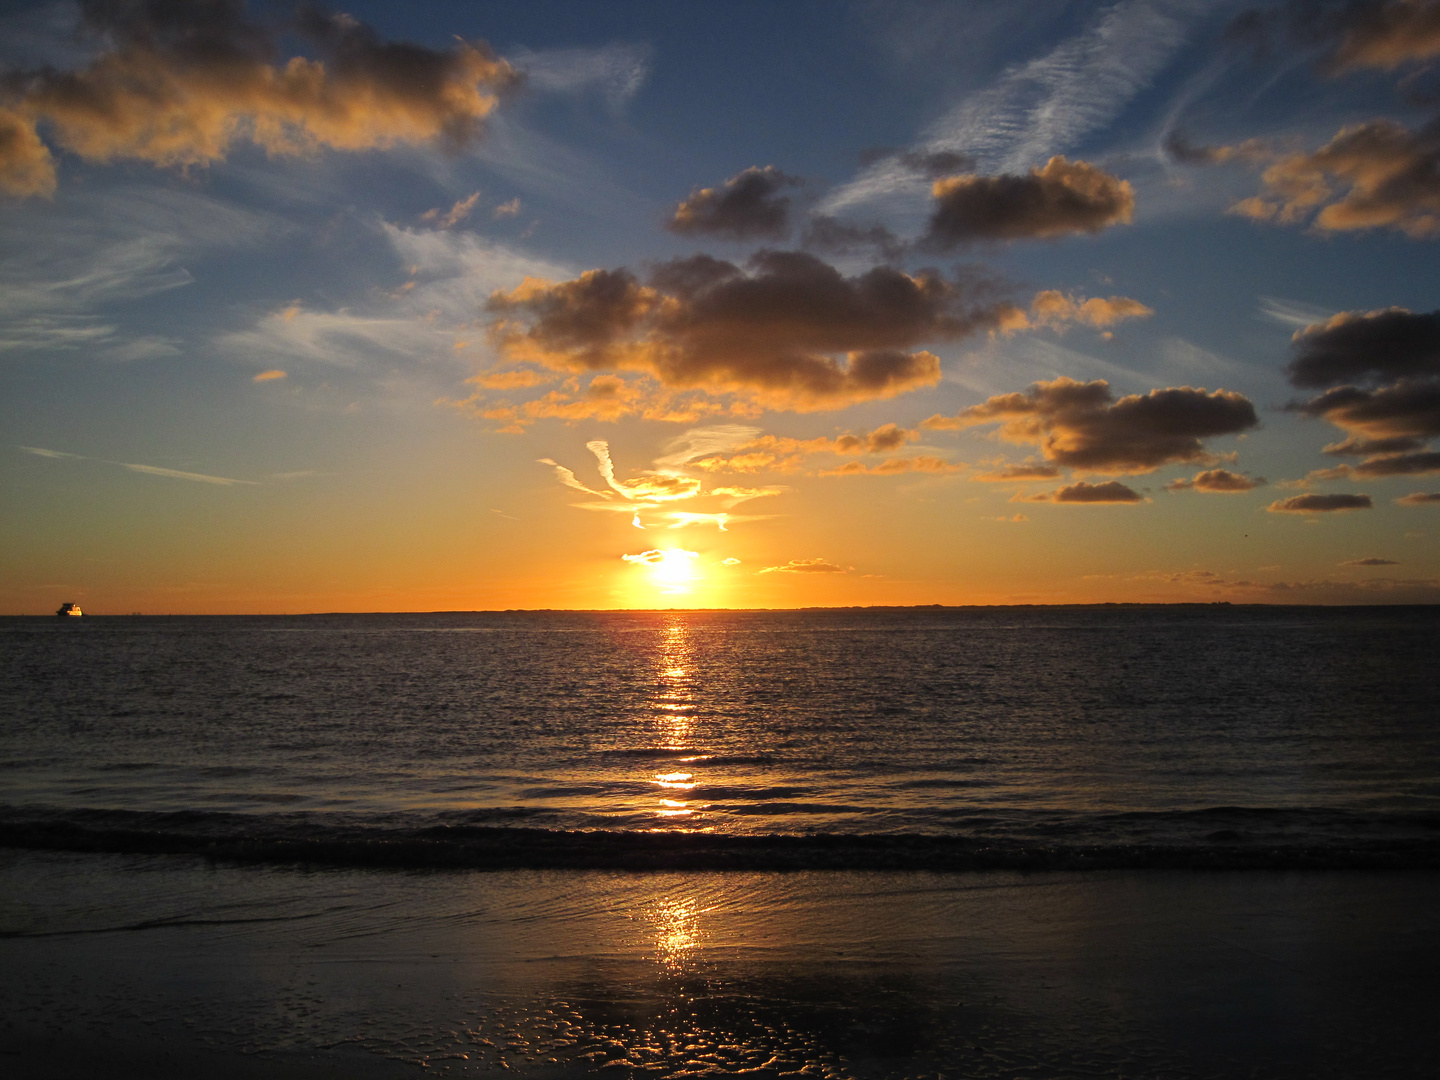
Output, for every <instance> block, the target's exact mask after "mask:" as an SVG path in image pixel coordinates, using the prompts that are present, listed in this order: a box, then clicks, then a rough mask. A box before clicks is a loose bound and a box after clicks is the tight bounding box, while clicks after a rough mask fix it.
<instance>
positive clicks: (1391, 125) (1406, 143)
mask: <svg viewBox="0 0 1440 1080" xmlns="http://www.w3.org/2000/svg"><path fill="white" fill-rule="evenodd" d="M1261 182H1262V183H1263V184H1264V187H1265V190H1264V193H1263V194H1262V195H1257V196H1254V197H1252V198H1249V199H1244V200H1242V201H1240V202H1238V203H1236V204H1235V205H1234V206H1233V207H1231V212H1232V213H1235V214H1239V215H1241V216H1243V217H1248V218H1252V219H1254V220H1256V221H1273V222H1276V223H1277V224H1281V225H1294V224H1298V223H1300V222H1303V221H1305V220H1306V219H1308V218H1310V217H1311V215H1312V214H1313V215H1314V219H1313V226H1314V227H1315V228H1316V229H1320V230H1322V231H1329V232H1343V231H1353V230H1357V229H1394V230H1396V231H1399V232H1402V233H1404V234H1405V235H1407V236H1410V237H1412V238H1413V239H1416V240H1424V239H1433V238H1435V237H1437V236H1440V121H1435V122H1432V123H1430V124H1428V125H1427V126H1425V127H1423V128H1421V129H1420V130H1418V131H1411V130H1409V129H1408V128H1406V127H1404V126H1403V125H1401V124H1397V123H1396V122H1394V121H1393V120H1371V121H1368V122H1366V123H1363V124H1355V125H1353V126H1350V127H1346V128H1342V129H1341V131H1340V132H1339V133H1338V134H1337V135H1336V136H1335V137H1334V138H1333V139H1331V140H1330V142H1329V143H1327V144H1326V145H1325V146H1322V147H1321V148H1320V149H1319V150H1316V151H1314V152H1313V153H1300V154H1291V155H1288V156H1285V157H1282V158H1280V160H1278V161H1276V162H1275V164H1273V165H1271V166H1270V167H1269V168H1268V169H1266V170H1265V172H1264V173H1262V174H1261ZM1332 185H1333V186H1332ZM1316 211H1318V213H1316Z"/></svg>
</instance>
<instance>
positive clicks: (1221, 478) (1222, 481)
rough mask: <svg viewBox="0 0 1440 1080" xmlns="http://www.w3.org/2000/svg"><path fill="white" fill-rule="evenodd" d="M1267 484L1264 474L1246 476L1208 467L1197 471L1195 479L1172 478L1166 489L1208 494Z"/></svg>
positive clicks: (1240, 490)
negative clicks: (1200, 471) (1202, 470)
mask: <svg viewBox="0 0 1440 1080" xmlns="http://www.w3.org/2000/svg"><path fill="white" fill-rule="evenodd" d="M1264 484H1265V478H1264V477H1263V476H1259V477H1256V476H1246V475H1244V474H1243V473H1233V472H1231V471H1230V470H1229V469H1206V470H1205V471H1204V472H1202V473H1196V474H1195V478H1194V479H1193V480H1172V481H1170V483H1168V484H1166V485H1165V490H1166V491H1200V492H1205V493H1208V494H1237V493H1239V492H1243V491H1254V490H1255V489H1256V488H1257V487H1262V486H1263V485H1264Z"/></svg>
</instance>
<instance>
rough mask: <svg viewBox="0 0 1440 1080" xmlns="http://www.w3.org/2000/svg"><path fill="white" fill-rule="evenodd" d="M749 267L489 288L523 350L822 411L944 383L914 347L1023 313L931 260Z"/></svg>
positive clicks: (577, 366) (761, 257)
mask: <svg viewBox="0 0 1440 1080" xmlns="http://www.w3.org/2000/svg"><path fill="white" fill-rule="evenodd" d="M750 266H751V267H752V272H750V273H745V272H743V271H742V270H741V269H740V268H739V267H737V266H735V265H734V264H732V263H728V262H724V261H722V260H719V259H714V258H711V257H710V256H706V255H697V256H694V257H692V258H688V259H679V260H675V261H674V262H670V263H665V264H662V265H661V266H659V267H658V268H656V270H655V272H654V273H653V274H652V276H651V279H650V283H649V284H648V285H646V284H642V283H641V282H640V281H639V280H638V279H637V278H636V277H635V276H634V275H633V274H631V273H630V272H629V271H628V270H625V269H620V270H590V271H587V272H586V273H584V274H582V275H581V276H580V277H578V278H576V279H574V280H571V281H564V282H559V283H550V282H542V281H537V280H535V279H526V280H525V281H524V282H522V283H521V285H520V286H519V287H518V288H516V289H514V290H512V291H510V292H497V293H495V294H494V295H493V296H492V297H491V299H490V302H489V310H490V312H491V313H492V315H493V316H494V322H493V324H492V331H493V334H494V338H495V341H496V344H497V346H498V348H499V349H500V350H501V351H502V352H504V353H505V354H506V355H507V356H508V357H509V358H510V359H511V360H514V361H519V362H535V363H541V364H545V365H547V366H550V367H554V368H557V369H561V370H581V371H583V370H596V369H604V368H608V369H628V370H638V371H644V372H646V373H648V374H651V375H653V376H654V377H655V378H657V379H658V380H659V381H660V382H661V384H662V385H664V386H666V387H671V388H691V387H694V388H703V389H705V390H707V391H709V392H715V393H731V394H741V395H745V396H747V397H748V398H750V399H751V400H753V401H755V402H757V403H761V404H764V405H766V406H768V407H771V408H784V409H793V410H797V411H811V410H817V409H835V408H842V407H844V406H846V405H850V404H854V403H855V402H859V401H872V400H877V399H884V398H890V397H894V396H895V395H897V394H901V393H905V392H907V391H910V390H915V389H918V388H920V387H924V386H933V385H934V384H935V383H937V382H938V381H939V379H940V360H939V358H938V357H936V356H935V355H934V354H933V353H930V352H926V351H923V350H921V351H911V350H912V349H914V347H915V346H917V345H919V344H920V343H922V342H926V341H937V340H949V341H953V340H958V339H960V338H963V337H966V336H968V335H971V334H974V333H976V332H979V331H983V330H989V329H994V328H996V327H998V326H1001V325H1002V324H1003V323H1004V322H1005V321H1006V320H1007V319H1010V318H1013V317H1014V316H1015V315H1016V314H1017V309H1016V308H1014V307H1013V306H1012V305H1010V304H1008V303H1002V302H997V301H995V300H994V299H992V298H988V297H983V296H972V295H971V290H969V289H968V288H967V287H966V286H964V285H963V284H961V283H958V282H950V281H947V280H946V279H944V278H942V277H940V276H939V275H938V274H936V273H935V272H933V271H919V272H918V273H916V274H914V275H910V274H905V273H903V272H901V271H899V270H896V269H893V268H891V267H883V266H882V267H875V268H874V269H871V270H869V271H867V272H866V273H864V274H861V275H859V276H857V277H849V278H847V277H844V276H843V275H842V274H841V273H840V272H839V271H838V270H836V269H835V268H834V267H832V266H830V265H829V264H828V263H825V262H822V261H821V260H819V259H817V258H815V257H814V256H813V255H808V254H805V253H802V252H784V251H762V252H760V253H759V254H757V255H755V256H754V257H753V258H752V259H751V260H750ZM1018 314H1019V315H1020V316H1021V317H1022V318H1023V312H1018Z"/></svg>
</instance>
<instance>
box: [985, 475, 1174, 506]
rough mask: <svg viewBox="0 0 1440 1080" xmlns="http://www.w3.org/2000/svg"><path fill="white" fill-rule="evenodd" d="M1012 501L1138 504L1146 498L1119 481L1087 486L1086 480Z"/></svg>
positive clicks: (1022, 496) (1018, 497)
mask: <svg viewBox="0 0 1440 1080" xmlns="http://www.w3.org/2000/svg"><path fill="white" fill-rule="evenodd" d="M1011 501H1012V502H1048V503H1074V504H1094V503H1138V502H1144V501H1145V497H1144V496H1143V495H1141V494H1140V493H1139V492H1138V491H1136V490H1134V489H1133V488H1130V487H1126V486H1125V485H1124V484H1122V483H1120V482H1119V481H1118V480H1107V481H1105V483H1103V484H1087V483H1086V482H1085V481H1084V480H1079V481H1077V482H1075V483H1073V484H1071V485H1069V486H1068V487H1062V488H1057V489H1056V490H1055V491H1046V492H1042V493H1041V494H1039V495H1019V496H1016V497H1015V498H1014V499H1013V500H1011Z"/></svg>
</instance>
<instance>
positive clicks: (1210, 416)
mask: <svg viewBox="0 0 1440 1080" xmlns="http://www.w3.org/2000/svg"><path fill="white" fill-rule="evenodd" d="M1259 422H1260V421H1259V418H1258V417H1257V416H1256V415H1255V406H1254V405H1253V404H1251V402H1250V400H1249V399H1248V398H1246V397H1244V396H1243V395H1241V394H1238V393H1235V392H1234V391H1232V390H1215V391H1213V392H1212V391H1207V390H1205V389H1203V388H1201V389H1196V388H1194V387H1189V386H1176V387H1167V388H1165V389H1160V390H1152V391H1150V392H1149V393H1148V394H1130V395H1127V396H1126V397H1123V398H1120V399H1119V400H1116V398H1115V396H1114V395H1113V394H1112V393H1111V392H1110V384H1109V383H1107V382H1106V381H1105V380H1103V379H1097V380H1095V381H1093V382H1088V383H1081V382H1076V381H1075V380H1073V379H1067V378H1064V377H1061V378H1059V379H1056V380H1054V381H1053V382H1038V383H1035V384H1034V385H1032V386H1031V387H1030V389H1029V390H1027V391H1025V392H1024V393H1012V394H999V395H996V396H995V397H992V398H990V399H989V400H987V401H985V402H984V403H982V404H980V405H975V406H973V407H971V408H969V409H965V410H963V411H962V412H961V413H960V414H959V415H958V416H954V417H946V416H933V417H931V418H930V419H929V420H926V421H925V422H924V423H923V424H922V425H921V426H922V427H928V428H937V429H952V430H953V429H959V428H967V427H973V426H975V425H982V424H995V423H998V424H1001V425H1002V426H1001V428H1000V435H1001V437H1002V438H1004V439H1006V440H1007V441H1009V442H1014V443H1022V444H1023V443H1031V444H1035V445H1038V446H1039V447H1040V450H1041V453H1042V454H1043V455H1044V457H1045V460H1046V461H1049V462H1053V463H1054V464H1056V465H1062V466H1066V467H1068V468H1074V469H1084V470H1087V471H1090V472H1099V473H1147V472H1151V471H1153V470H1155V469H1158V468H1160V466H1162V465H1170V464H1176V463H1180V462H1200V463H1203V464H1213V463H1214V461H1215V455H1213V454H1212V453H1210V452H1209V451H1208V450H1207V449H1206V448H1205V444H1204V442H1203V441H1202V440H1204V439H1207V438H1212V437H1215V436H1220V435H1235V434H1239V433H1240V432H1243V431H1247V430H1249V429H1250V428H1253V427H1255V426H1256V425H1258V424H1259Z"/></svg>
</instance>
